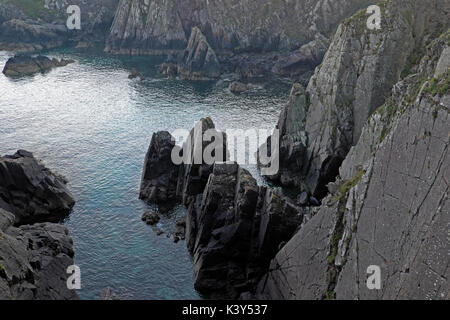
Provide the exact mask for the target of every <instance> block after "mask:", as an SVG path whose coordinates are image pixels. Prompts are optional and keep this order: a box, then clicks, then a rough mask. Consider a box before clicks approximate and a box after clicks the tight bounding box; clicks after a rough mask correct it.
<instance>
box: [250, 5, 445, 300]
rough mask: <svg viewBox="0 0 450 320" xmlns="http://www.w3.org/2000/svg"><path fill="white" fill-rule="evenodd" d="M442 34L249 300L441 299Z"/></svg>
mask: <svg viewBox="0 0 450 320" xmlns="http://www.w3.org/2000/svg"><path fill="white" fill-rule="evenodd" d="M403 5H405V4H403ZM449 36H450V33H449V31H447V32H444V34H442V35H441V36H440V37H438V38H437V39H436V40H434V41H431V43H430V44H429V45H428V46H427V47H426V49H425V50H423V49H422V50H423V52H422V54H421V56H423V58H422V59H421V63H419V64H417V65H414V66H413V67H412V68H411V70H412V73H411V74H410V75H408V76H405V77H404V79H403V80H401V81H400V82H398V83H396V84H395V85H394V87H393V89H392V93H391V95H390V97H389V98H388V99H387V100H386V102H385V103H384V104H383V105H382V106H381V107H380V108H378V109H377V111H376V112H375V113H374V114H373V115H372V116H371V117H370V119H369V120H368V121H366V122H365V125H364V127H363V128H362V134H361V138H360V139H359V141H358V143H357V144H356V145H355V146H354V147H352V148H351V150H350V153H349V154H348V156H347V157H346V159H345V161H344V162H343V164H342V166H341V167H340V170H339V172H340V177H339V178H338V179H337V180H336V182H335V186H336V188H330V189H331V190H330V191H331V192H330V194H329V195H328V196H327V197H326V198H325V199H324V200H323V204H322V206H321V207H319V208H318V212H317V214H315V215H314V217H313V218H312V219H311V220H310V221H309V222H308V223H306V224H305V225H304V226H303V227H302V228H301V229H300V230H299V232H298V233H297V234H296V235H295V236H294V237H293V238H292V239H291V240H290V241H289V242H288V243H287V244H286V245H285V246H284V248H283V249H282V250H281V251H280V252H279V253H278V254H277V256H276V258H275V259H274V260H273V261H272V264H271V267H270V271H269V272H268V274H267V275H266V276H265V277H263V279H262V280H261V282H260V284H259V286H258V289H257V294H256V296H257V297H259V298H270V299H334V298H336V299H449V295H448V294H449V292H450V283H449V281H448V279H449V276H450V269H449V261H450V260H449V259H450V258H449V255H448V252H449V249H450V247H449V246H450V243H449V239H448V228H449V225H450V219H449V215H448V212H449V208H450V203H449V200H448V199H449V198H448V195H449V186H450V185H449V182H448V176H449V174H450V172H449V168H450V159H449V150H448V147H449V143H450V135H449V126H448V123H449V111H450V86H449V81H450V65H449V64H448V55H449V46H450V42H449V41H450V38H449ZM445 61H447V63H446V62H445ZM318 85H320V83H319V84H318ZM369 266H378V267H379V268H380V270H381V278H380V280H381V289H379V290H370V289H369V287H368V286H367V278H368V276H369V274H368V267H369Z"/></svg>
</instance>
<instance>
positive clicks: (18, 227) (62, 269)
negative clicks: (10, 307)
mask: <svg viewBox="0 0 450 320" xmlns="http://www.w3.org/2000/svg"><path fill="white" fill-rule="evenodd" d="M73 204H74V200H73V197H72V196H71V195H70V193H69V192H68V190H67V189H66V187H65V181H64V180H63V179H62V178H61V177H59V176H56V175H54V174H53V173H51V172H50V171H49V170H48V169H46V168H45V167H44V166H43V165H42V164H40V163H38V162H37V161H36V160H35V159H34V158H33V156H32V155H31V154H30V153H28V152H26V151H18V152H17V153H16V154H15V155H14V156H4V157H1V158H0V300H31V299H36V300H56V299H57V300H63V299H78V295H77V293H76V292H75V291H74V290H69V289H68V288H67V283H66V280H67V278H68V274H67V273H66V271H67V267H69V266H71V265H73V257H74V251H73V248H72V247H73V243H72V239H71V238H70V236H69V235H68V230H67V229H66V228H65V227H64V226H62V225H59V224H54V223H48V222H43V221H49V220H57V219H59V218H60V217H61V214H62V213H67V212H68V210H70V208H71V207H72V206H73ZM35 221H41V222H40V223H36V224H32V225H29V224H28V223H31V222H35Z"/></svg>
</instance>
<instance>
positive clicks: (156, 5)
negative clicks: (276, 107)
mask: <svg viewBox="0 0 450 320" xmlns="http://www.w3.org/2000/svg"><path fill="white" fill-rule="evenodd" d="M369 3H370V1H366V0H349V1H341V2H336V1H328V0H295V1H286V0H280V1H278V0H264V1H252V0H233V1H229V0H216V1H207V0H192V1H184V0H175V1H168V0H131V1H129V0H122V1H120V3H119V6H118V10H117V14H116V16H115V19H114V23H113V25H112V27H111V33H110V36H109V38H108V41H107V44H106V48H105V50H106V51H107V52H112V53H122V54H133V55H138V54H160V53H168V52H172V51H175V52H176V51H178V52H179V51H182V50H184V49H185V48H186V46H187V45H188V42H189V39H190V38H191V33H192V32H191V31H192V30H194V31H195V32H197V30H200V31H201V33H202V34H204V35H205V37H206V41H207V43H209V45H210V46H211V48H212V49H213V50H215V51H216V52H217V54H218V55H219V60H220V62H221V63H222V64H225V65H228V68H227V72H228V71H230V72H237V70H241V71H242V72H243V75H242V76H243V77H254V76H262V75H264V74H265V73H268V72H273V73H275V74H278V75H281V76H288V77H293V78H296V79H297V78H299V79H302V80H303V81H307V79H309V77H310V76H311V70H313V69H314V67H316V66H317V65H318V64H319V63H320V62H321V61H322V58H323V55H324V54H325V52H326V49H327V48H328V45H329V41H328V38H329V37H330V36H331V35H332V33H333V32H334V31H335V30H336V27H337V25H338V24H339V22H340V21H341V20H342V19H343V18H345V17H348V16H350V15H351V14H353V13H354V12H356V11H357V10H358V9H361V8H363V7H365V6H367V5H369ZM267 52H273V53H274V54H269V55H265V54H264V53H267ZM246 53H251V55H246ZM258 54H260V55H261V56H260V57H256V56H255V55H258ZM238 74H240V72H238Z"/></svg>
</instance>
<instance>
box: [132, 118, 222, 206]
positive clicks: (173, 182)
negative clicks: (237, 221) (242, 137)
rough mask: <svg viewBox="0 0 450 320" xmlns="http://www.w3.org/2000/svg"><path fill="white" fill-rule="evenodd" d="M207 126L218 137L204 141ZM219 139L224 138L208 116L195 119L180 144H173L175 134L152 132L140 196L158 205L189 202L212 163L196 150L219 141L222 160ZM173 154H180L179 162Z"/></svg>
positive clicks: (204, 183)
mask: <svg viewBox="0 0 450 320" xmlns="http://www.w3.org/2000/svg"><path fill="white" fill-rule="evenodd" d="M207 130H211V131H210V132H213V133H215V134H216V135H217V136H219V137H221V138H220V139H219V140H220V141H219V140H218V141H215V140H214V138H213V139H212V141H211V140H210V141H204V140H203V136H204V133H205V132H206V131H207ZM223 142H226V136H225V134H224V133H221V132H218V131H216V130H215V126H214V123H213V121H212V120H211V119H210V118H205V119H201V120H200V121H199V122H197V123H196V125H195V127H194V128H193V129H192V130H191V132H190V133H189V137H188V138H187V140H186V141H185V142H184V144H183V146H182V147H179V146H176V145H175V138H174V137H172V136H171V134H170V133H168V132H167V131H161V132H157V133H154V134H153V137H152V140H151V143H150V146H149V149H148V151H147V154H146V157H145V161H144V170H143V173H142V179H141V188H140V196H139V197H140V199H142V200H145V201H146V202H148V203H156V204H159V205H165V204H168V203H176V201H177V200H181V201H182V202H183V203H185V204H188V203H190V202H191V201H192V199H193V198H194V197H195V196H196V195H197V194H200V193H202V192H203V189H204V188H205V186H206V183H207V181H208V177H209V174H210V173H211V171H212V164H208V163H205V161H204V159H203V152H202V151H201V153H198V150H205V148H207V147H211V146H215V145H216V144H218V143H220V145H221V146H222V148H223V149H224V150H223V160H226V157H227V153H226V149H225V148H226V147H225V146H224V145H223V144H222V143H223ZM196 154H197V155H196ZM173 155H176V156H177V157H180V158H181V159H180V161H179V163H176V162H174V160H173V158H172V156H173ZM199 156H200V159H198V157H199Z"/></svg>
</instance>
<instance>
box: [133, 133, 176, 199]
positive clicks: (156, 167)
mask: <svg viewBox="0 0 450 320" xmlns="http://www.w3.org/2000/svg"><path fill="white" fill-rule="evenodd" d="M174 147H175V140H174V138H173V137H172V136H171V135H170V133H169V132H167V131H161V132H158V133H155V134H153V137H152V140H151V142H150V147H149V149H148V151H147V154H146V156H145V160H144V170H143V172H142V179H141V189H140V194H139V198H140V199H142V200H145V201H147V202H150V203H164V202H167V201H171V200H174V199H176V195H177V183H178V174H179V170H180V169H179V165H176V164H174V163H173V161H172V159H171V155H172V150H173V148H174Z"/></svg>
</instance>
